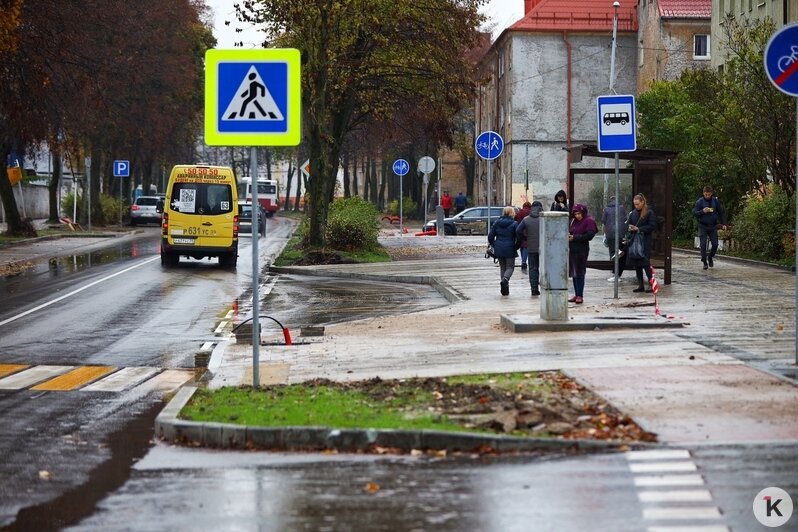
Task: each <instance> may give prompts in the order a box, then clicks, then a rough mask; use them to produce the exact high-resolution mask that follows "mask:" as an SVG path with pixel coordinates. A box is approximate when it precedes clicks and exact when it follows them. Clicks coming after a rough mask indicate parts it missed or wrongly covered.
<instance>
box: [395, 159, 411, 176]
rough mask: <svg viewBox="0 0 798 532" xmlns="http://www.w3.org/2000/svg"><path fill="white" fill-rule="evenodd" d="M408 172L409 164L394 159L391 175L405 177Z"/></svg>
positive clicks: (402, 160)
mask: <svg viewBox="0 0 798 532" xmlns="http://www.w3.org/2000/svg"><path fill="white" fill-rule="evenodd" d="M409 171H410V163H408V162H407V161H405V160H404V159H396V160H395V161H394V162H393V173H394V174H396V175H405V174H407V172H409Z"/></svg>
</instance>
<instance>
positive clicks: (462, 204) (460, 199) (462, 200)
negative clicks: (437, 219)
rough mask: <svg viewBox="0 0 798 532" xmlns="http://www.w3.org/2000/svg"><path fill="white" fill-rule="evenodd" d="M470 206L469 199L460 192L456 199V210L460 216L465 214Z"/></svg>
mask: <svg viewBox="0 0 798 532" xmlns="http://www.w3.org/2000/svg"><path fill="white" fill-rule="evenodd" d="M466 205H468V198H466V197H465V196H464V195H463V193H462V192H460V193H459V194H458V195H457V197H456V198H454V208H455V209H457V212H458V214H459V213H461V212H463V211H464V210H465V208H466Z"/></svg>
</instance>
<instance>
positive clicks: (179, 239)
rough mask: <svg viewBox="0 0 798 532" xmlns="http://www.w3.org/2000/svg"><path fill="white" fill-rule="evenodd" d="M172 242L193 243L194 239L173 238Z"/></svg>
mask: <svg viewBox="0 0 798 532" xmlns="http://www.w3.org/2000/svg"><path fill="white" fill-rule="evenodd" d="M172 242H174V243H175V244H193V243H194V239H193V238H173V239H172Z"/></svg>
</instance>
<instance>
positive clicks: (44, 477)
mask: <svg viewBox="0 0 798 532" xmlns="http://www.w3.org/2000/svg"><path fill="white" fill-rule="evenodd" d="M50 477H52V475H51V474H50V472H49V471H47V470H44V469H42V470H41V471H39V478H40V479H41V480H50Z"/></svg>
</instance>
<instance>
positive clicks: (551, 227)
mask: <svg viewBox="0 0 798 532" xmlns="http://www.w3.org/2000/svg"><path fill="white" fill-rule="evenodd" d="M540 318H541V319H544V320H553V321H563V320H567V319H568V213H567V212H543V213H541V220H540Z"/></svg>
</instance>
